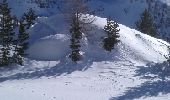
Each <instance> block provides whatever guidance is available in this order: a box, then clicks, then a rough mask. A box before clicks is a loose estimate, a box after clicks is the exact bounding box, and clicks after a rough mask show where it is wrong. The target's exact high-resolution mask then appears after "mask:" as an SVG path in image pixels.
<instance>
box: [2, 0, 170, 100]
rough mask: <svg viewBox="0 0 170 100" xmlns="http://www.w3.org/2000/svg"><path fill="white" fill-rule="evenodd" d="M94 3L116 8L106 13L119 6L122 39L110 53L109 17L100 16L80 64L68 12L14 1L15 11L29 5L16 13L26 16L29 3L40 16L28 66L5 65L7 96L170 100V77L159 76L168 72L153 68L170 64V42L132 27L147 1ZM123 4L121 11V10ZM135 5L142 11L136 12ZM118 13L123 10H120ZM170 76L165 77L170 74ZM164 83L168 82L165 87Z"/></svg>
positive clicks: (31, 99) (37, 99)
mask: <svg viewBox="0 0 170 100" xmlns="http://www.w3.org/2000/svg"><path fill="white" fill-rule="evenodd" d="M9 1H10V2H12V1H13V0H9ZM93 2H97V3H95V4H101V3H103V4H104V6H105V7H106V8H107V9H106V10H105V11H107V10H108V9H110V10H108V11H107V12H106V13H107V14H106V15H105V16H107V15H108V14H110V13H111V12H112V11H113V16H112V17H113V18H114V19H113V20H115V21H117V22H119V28H120V41H121V42H120V43H118V44H117V45H116V47H115V49H114V50H113V51H112V52H106V51H105V50H104V49H103V48H102V38H103V37H104V36H105V33H104V31H103V28H104V26H105V25H106V18H102V17H97V16H95V21H94V22H93V23H92V24H91V26H93V27H94V29H93V30H91V31H88V32H87V33H83V39H82V41H81V44H82V48H81V50H82V53H83V59H82V61H80V62H78V64H74V63H73V62H71V61H70V59H69V58H68V55H69V53H70V49H69V43H70V35H69V31H68V28H69V27H68V26H67V24H66V22H65V21H63V20H64V19H63V15H61V14H58V13H56V12H57V11H55V9H42V8H41V9H40V8H39V7H38V5H37V4H29V3H27V2H26V0H17V2H15V3H14V4H13V2H12V3H10V4H11V7H12V8H14V9H13V10H14V11H13V12H16V11H17V9H20V8H24V9H20V10H21V11H18V12H17V13H16V14H17V15H18V16H21V15H22V13H23V12H24V11H25V10H26V9H27V8H29V7H34V8H35V9H36V12H37V13H38V14H39V15H40V17H39V18H38V19H37V20H36V24H35V25H33V26H32V28H31V29H30V30H29V32H30V48H29V50H28V51H27V52H29V57H28V58H25V59H24V66H16V65H13V66H11V67H9V68H0V97H1V99H3V100H11V99H13V100H125V99H128V100H132V99H135V100H168V99H169V98H170V94H169V93H170V91H169V90H168V88H169V87H170V86H169V85H168V83H169V81H168V80H166V81H160V80H161V79H159V78H160V77H156V78H155V77H154V76H159V75H160V74H161V75H162V72H160V71H158V72H157V73H158V74H157V73H156V72H154V73H153V70H154V71H155V68H157V67H159V66H163V68H164V66H168V65H167V63H165V62H164V61H166V58H165V56H167V55H168V54H169V52H168V46H170V44H169V43H167V42H165V41H163V40H161V39H156V38H153V37H151V36H148V35H146V34H143V33H141V32H139V31H136V30H135V29H131V28H129V27H132V26H133V23H134V22H135V20H136V19H137V18H138V16H139V13H140V12H141V11H142V10H143V9H144V8H145V7H146V4H145V2H144V3H142V4H140V2H139V1H138V2H137V3H135V4H131V3H129V1H124V0H115V1H114V2H113V1H112V0H110V1H109V2H107V3H104V2H105V0H97V1H96V0H94V1H93ZM122 2H124V4H122ZM112 4H113V5H112ZM111 8H112V9H111ZM118 8H119V9H120V11H117V9H118ZM124 8H126V9H127V10H128V11H129V13H128V14H127V15H126V14H125V13H124V12H123V11H124ZM138 8H139V9H138ZM134 9H136V10H135V11H136V12H133V10H134ZM115 12H117V13H119V14H118V15H116V14H115V15H114V13H115ZM91 17H92V16H91ZM148 63H149V64H148ZM155 63H158V65H155ZM161 68H162V67H161ZM146 71H147V72H146ZM156 71H157V70H156ZM145 72H146V73H145ZM168 75H169V74H168ZM168 75H167V76H166V75H165V76H166V77H167V78H168V79H169V76H168ZM162 84H165V85H164V86H165V87H164V86H162ZM155 87H156V88H155ZM157 87H158V89H157ZM151 90H153V91H154V93H153V92H152V91H151Z"/></svg>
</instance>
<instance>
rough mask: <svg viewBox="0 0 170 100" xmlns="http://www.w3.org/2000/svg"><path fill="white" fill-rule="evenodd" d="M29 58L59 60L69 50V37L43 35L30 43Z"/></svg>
mask: <svg viewBox="0 0 170 100" xmlns="http://www.w3.org/2000/svg"><path fill="white" fill-rule="evenodd" d="M28 52H29V54H30V55H29V58H31V59H38V60H60V59H61V58H63V57H65V56H66V55H67V54H68V52H69V37H68V36H67V35H65V34H56V35H51V36H47V37H44V38H42V39H40V40H38V41H36V42H35V43H34V44H32V45H30V48H29V50H28Z"/></svg>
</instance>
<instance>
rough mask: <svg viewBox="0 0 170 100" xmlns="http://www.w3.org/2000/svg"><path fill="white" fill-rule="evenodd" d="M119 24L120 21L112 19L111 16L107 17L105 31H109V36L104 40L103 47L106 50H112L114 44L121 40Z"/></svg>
mask: <svg viewBox="0 0 170 100" xmlns="http://www.w3.org/2000/svg"><path fill="white" fill-rule="evenodd" d="M118 27H119V25H118V23H116V22H114V21H112V20H111V18H110V17H109V18H108V19H107V25H106V26H105V27H104V31H105V32H106V33H107V37H105V38H104V40H103V48H104V49H105V50H106V51H110V52H111V51H112V49H114V45H115V44H117V43H118V42H119V39H118V38H119V33H118V32H119V31H120V29H118Z"/></svg>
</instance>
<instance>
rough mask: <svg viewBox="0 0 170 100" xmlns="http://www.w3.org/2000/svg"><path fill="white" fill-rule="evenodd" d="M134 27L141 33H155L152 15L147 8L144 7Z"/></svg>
mask: <svg viewBox="0 0 170 100" xmlns="http://www.w3.org/2000/svg"><path fill="white" fill-rule="evenodd" d="M136 27H137V29H138V30H139V31H140V32H142V33H145V34H148V35H150V36H156V35H157V31H156V28H155V25H154V23H153V19H152V16H151V14H150V12H149V11H148V10H147V9H145V11H144V12H143V13H142V15H141V19H140V20H139V21H138V22H137V23H136Z"/></svg>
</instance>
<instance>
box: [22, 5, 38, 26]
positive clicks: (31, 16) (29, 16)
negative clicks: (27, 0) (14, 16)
mask: <svg viewBox="0 0 170 100" xmlns="http://www.w3.org/2000/svg"><path fill="white" fill-rule="evenodd" d="M36 18H37V15H36V14H35V11H34V10H33V9H32V8H30V9H29V10H28V12H27V13H24V16H23V18H22V19H23V21H24V23H26V28H27V29H29V28H30V27H31V26H32V25H33V24H34V21H35V20H36Z"/></svg>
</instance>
